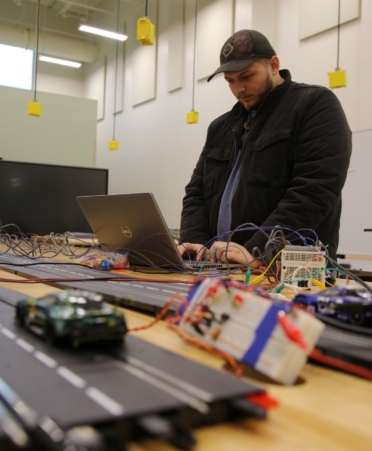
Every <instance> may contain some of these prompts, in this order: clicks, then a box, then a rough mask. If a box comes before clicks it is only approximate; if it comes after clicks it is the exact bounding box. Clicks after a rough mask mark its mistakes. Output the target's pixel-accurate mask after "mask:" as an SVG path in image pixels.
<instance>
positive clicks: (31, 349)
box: [16, 338, 35, 352]
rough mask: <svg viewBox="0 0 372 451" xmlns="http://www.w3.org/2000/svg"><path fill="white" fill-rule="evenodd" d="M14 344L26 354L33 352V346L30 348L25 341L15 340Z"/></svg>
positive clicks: (30, 345)
mask: <svg viewBox="0 0 372 451" xmlns="http://www.w3.org/2000/svg"><path fill="white" fill-rule="evenodd" d="M16 343H17V345H18V346H20V347H21V348H22V349H24V350H25V351H27V352H34V351H35V346H32V344H30V343H28V342H27V341H25V340H23V339H22V338H17V340H16Z"/></svg>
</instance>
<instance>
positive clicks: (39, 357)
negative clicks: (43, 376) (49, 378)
mask: <svg viewBox="0 0 372 451" xmlns="http://www.w3.org/2000/svg"><path fill="white" fill-rule="evenodd" d="M34 356H35V358H37V360H39V362H41V363H44V365H46V366H47V367H49V368H56V366H57V365H58V363H57V362H56V361H55V360H54V359H52V358H51V357H49V356H48V355H46V354H44V353H43V352H41V351H36V352H34Z"/></svg>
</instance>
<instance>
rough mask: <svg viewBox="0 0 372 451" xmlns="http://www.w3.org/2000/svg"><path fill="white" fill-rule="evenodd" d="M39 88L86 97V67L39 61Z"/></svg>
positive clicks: (40, 89)
mask: <svg viewBox="0 0 372 451" xmlns="http://www.w3.org/2000/svg"><path fill="white" fill-rule="evenodd" d="M37 89H38V90H39V91H42V92H51V93H54V94H62V95H67V96H73V97H84V69H83V67H79V68H74V67H67V66H61V65H58V64H50V63H45V62H43V61H39V62H38V75H37Z"/></svg>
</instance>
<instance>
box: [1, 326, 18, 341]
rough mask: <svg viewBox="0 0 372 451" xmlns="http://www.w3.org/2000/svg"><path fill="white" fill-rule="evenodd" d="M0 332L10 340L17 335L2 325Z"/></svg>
mask: <svg viewBox="0 0 372 451" xmlns="http://www.w3.org/2000/svg"><path fill="white" fill-rule="evenodd" d="M1 332H2V333H3V334H4V335H5V336H6V337H8V338H10V339H11V340H14V339H15V338H16V337H17V335H16V334H15V333H14V332H12V331H11V330H9V329H7V328H6V327H2V328H1Z"/></svg>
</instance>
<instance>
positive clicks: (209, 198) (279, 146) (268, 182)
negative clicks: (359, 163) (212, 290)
mask: <svg viewBox="0 0 372 451" xmlns="http://www.w3.org/2000/svg"><path fill="white" fill-rule="evenodd" d="M220 63H221V65H220V67H219V68H218V69H217V70H216V71H215V72H214V73H213V74H212V75H211V76H210V77H209V78H208V81H210V80H211V79H212V78H213V77H214V76H215V75H216V74H218V73H221V72H222V73H224V76H225V79H226V81H227V83H228V85H229V87H230V89H231V92H232V93H233V94H234V96H235V97H236V98H237V100H238V103H236V104H235V106H234V107H233V109H232V110H231V111H230V112H229V113H226V114H224V115H222V116H220V117H219V118H217V119H216V120H215V121H213V122H212V123H211V124H210V126H209V129H208V135H207V139H206V143H205V146H204V149H203V151H202V153H201V156H200V158H199V161H198V163H197V165H196V168H195V169H194V172H193V174H192V177H191V181H190V183H189V184H188V185H187V187H186V195H185V197H184V200H183V210H182V217H181V234H180V235H181V240H182V242H183V243H184V245H182V246H179V250H180V252H181V254H183V255H185V254H186V253H187V252H188V253H190V254H191V255H194V256H198V257H199V258H202V256H203V254H204V256H203V258H205V257H206V256H210V258H211V259H212V260H214V261H223V262H224V261H227V260H228V261H235V262H238V263H242V264H245V263H246V262H247V261H249V262H252V263H251V267H252V268H255V267H258V266H260V265H261V264H262V262H261V261H260V259H257V258H253V256H252V253H256V250H255V249H258V250H259V252H261V253H262V252H263V251H264V246H265V243H266V241H267V236H266V235H265V233H262V231H252V230H249V231H247V230H245V231H236V232H235V233H234V235H233V238H232V240H231V241H232V242H229V244H228V246H227V245H226V241H228V240H229V236H230V233H231V232H230V231H232V230H234V229H236V228H237V227H239V226H242V225H243V224H246V223H248V224H251V225H252V224H254V225H256V226H277V225H279V226H282V227H286V228H290V229H293V230H297V229H304V228H306V229H312V230H315V232H316V233H317V235H318V237H319V240H320V241H321V242H322V243H323V244H324V245H325V246H327V249H328V253H329V255H330V257H331V258H334V259H335V258H336V250H337V245H338V236H339V227H340V215H341V190H342V187H343V185H344V183H345V179H346V174H347V169H348V165H349V160H350V154H351V132H350V129H349V126H348V124H347V121H346V118H345V114H344V112H343V110H342V107H341V105H340V103H339V101H338V99H337V97H336V96H335V95H334V94H333V93H332V92H331V91H330V90H329V89H327V88H324V87H321V86H312V85H306V84H300V83H295V82H293V81H291V75H290V73H289V71H288V70H279V59H278V57H277V56H276V53H275V51H274V49H273V48H272V46H271V45H270V43H269V41H268V40H267V38H266V37H265V36H263V35H262V34H261V33H259V32H257V31H253V30H241V31H238V32H237V33H235V34H233V35H232V36H231V37H230V38H229V39H228V40H227V41H226V42H225V44H224V45H223V47H222V49H221V54H220ZM314 64H316V61H314ZM247 227H249V225H248V226H247ZM242 229H244V227H242ZM229 232H230V233H229ZM309 233H310V232H306V231H304V232H303V234H304V235H305V236H306V235H307V236H310V235H309ZM312 237H313V238H314V235H312ZM212 239H216V240H217V241H215V242H214V244H213V245H211V246H210V243H209V244H208V242H209V241H210V240H212ZM204 244H206V247H204V246H203V245H204ZM297 244H298V242H297ZM208 247H209V249H208ZM254 250H255V251H254Z"/></svg>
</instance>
